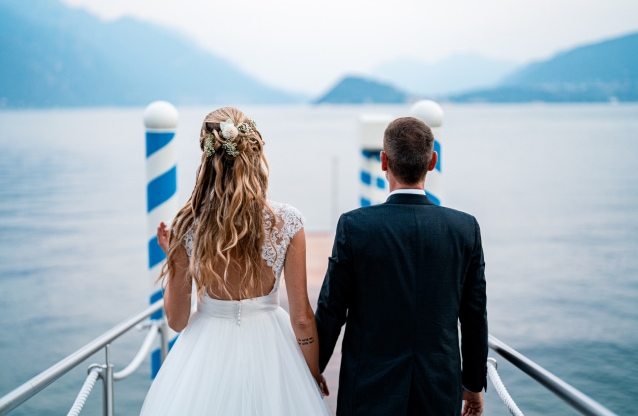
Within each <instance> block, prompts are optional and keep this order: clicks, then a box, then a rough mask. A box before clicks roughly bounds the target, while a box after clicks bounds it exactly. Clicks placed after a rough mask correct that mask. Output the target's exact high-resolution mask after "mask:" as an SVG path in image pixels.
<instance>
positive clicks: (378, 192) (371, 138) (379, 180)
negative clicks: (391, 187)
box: [359, 115, 393, 207]
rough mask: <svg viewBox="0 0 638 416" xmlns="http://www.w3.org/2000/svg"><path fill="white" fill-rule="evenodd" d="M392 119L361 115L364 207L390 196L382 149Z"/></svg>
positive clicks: (380, 201) (361, 179)
mask: <svg viewBox="0 0 638 416" xmlns="http://www.w3.org/2000/svg"><path fill="white" fill-rule="evenodd" d="M392 119H393V118H392V117H391V116H388V115H363V116H361V119H360V129H361V134H360V135H361V171H360V173H359V185H360V191H359V193H360V199H359V204H360V205H361V206H362V207H367V206H369V205H376V204H381V203H383V202H385V200H386V199H387V198H388V184H387V180H386V178H385V172H384V171H382V170H381V150H383V132H384V131H385V129H386V127H388V124H389V123H390V122H391V121H392Z"/></svg>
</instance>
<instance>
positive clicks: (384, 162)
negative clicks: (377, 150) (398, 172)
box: [381, 150, 388, 172]
mask: <svg viewBox="0 0 638 416" xmlns="http://www.w3.org/2000/svg"><path fill="white" fill-rule="evenodd" d="M381 170H382V171H384V172H387V171H388V156H386V154H385V152H384V151H383V150H382V151H381Z"/></svg>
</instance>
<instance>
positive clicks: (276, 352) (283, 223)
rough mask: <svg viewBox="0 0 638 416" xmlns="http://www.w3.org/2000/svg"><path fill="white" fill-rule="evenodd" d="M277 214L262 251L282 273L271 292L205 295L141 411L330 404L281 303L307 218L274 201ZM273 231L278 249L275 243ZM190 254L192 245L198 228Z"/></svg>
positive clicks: (302, 411) (243, 414)
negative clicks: (289, 255)
mask: <svg viewBox="0 0 638 416" xmlns="http://www.w3.org/2000/svg"><path fill="white" fill-rule="evenodd" d="M269 204H270V206H271V208H272V209H273V211H274V212H275V215H276V218H275V219H273V218H269V217H268V216H265V217H264V222H265V223H266V224H265V226H268V224H267V223H272V221H273V220H274V221H275V228H274V229H273V232H272V235H269V233H268V231H266V239H265V240H266V243H264V246H263V247H262V257H263V258H264V260H265V261H266V263H267V264H268V266H269V267H272V268H273V270H274V271H275V279H276V280H275V284H274V287H273V289H272V291H271V292H270V293H269V294H268V295H266V296H261V297H258V298H254V299H246V300H240V301H233V300H217V299H212V298H210V297H208V296H205V297H204V299H203V300H202V301H200V302H198V304H197V311H196V312H195V313H193V315H191V317H190V319H189V321H188V325H187V326H186V328H185V329H184V331H183V332H182V333H181V334H180V335H179V337H178V339H177V341H176V342H175V344H174V345H173V348H172V349H171V351H170V353H169V354H168V357H167V358H166V360H165V361H164V363H163V364H162V367H161V369H160V371H159V373H158V374H157V377H156V378H155V380H154V381H153V384H152V385H151V388H150V390H149V392H148V395H147V396H146V400H145V401H144V405H143V406H142V412H141V414H142V415H152V416H156V415H180V416H183V415H192V416H199V415H224V416H226V415H228V416H249V415H250V416H252V415H254V416H257V415H259V416H265V415H272V416H283V415H291V416H301V415H303V416H312V415H329V411H328V406H327V404H326V402H325V401H324V399H323V397H322V395H321V392H320V390H319V387H318V385H317V383H316V382H315V380H314V378H313V377H312V375H311V374H310V370H309V369H308V366H307V365H306V361H305V360H304V357H303V355H302V353H301V350H300V349H299V346H298V345H297V341H296V337H295V335H294V333H293V331H292V326H291V324H290V317H289V315H288V313H287V312H286V311H285V310H283V309H282V308H281V307H280V306H279V294H278V289H279V282H280V280H281V272H282V269H283V265H284V260H285V257H286V251H287V249H288V245H289V244H290V240H291V239H292V237H293V236H294V235H295V234H296V233H297V232H298V231H299V230H300V229H301V228H302V227H303V217H302V216H301V214H300V213H299V211H297V210H296V209H295V208H293V207H292V206H290V205H286V204H278V203H274V202H270V203H269ZM268 237H272V240H273V242H274V243H275V247H272V245H271V244H270V243H268V240H269V238H268ZM185 247H186V252H187V254H188V255H189V257H190V256H191V255H192V251H193V240H192V234H189V235H187V236H186V240H185Z"/></svg>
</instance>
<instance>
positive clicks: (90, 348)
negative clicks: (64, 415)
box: [0, 299, 168, 416]
mask: <svg viewBox="0 0 638 416" xmlns="http://www.w3.org/2000/svg"><path fill="white" fill-rule="evenodd" d="M163 306H164V305H163V300H162V299H160V300H158V301H156V302H155V303H153V304H152V305H151V306H149V307H148V308H146V309H144V310H143V311H142V312H140V313H138V314H136V315H133V316H132V317H130V318H128V319H126V320H125V321H123V322H121V323H119V324H118V325H116V326H114V327H113V328H111V329H110V330H108V331H106V332H105V333H103V334H102V335H100V336H99V337H97V338H96V339H94V340H93V341H91V342H89V343H88V344H86V345H85V346H84V347H82V348H80V349H79V350H77V351H76V352H74V353H73V354H71V355H69V356H68V357H66V358H64V359H62V360H61V361H59V362H58V363H57V364H54V365H53V366H51V367H49V368H48V369H46V370H44V371H43V372H41V373H40V374H38V375H37V376H35V377H33V378H32V379H31V380H29V381H27V382H26V383H24V384H22V385H21V386H19V387H17V388H16V389H14V390H13V391H11V392H9V393H8V394H6V395H5V396H3V397H0V416H2V415H6V414H7V413H9V412H10V411H11V410H13V409H15V408H16V407H18V406H20V405H21V404H22V403H24V402H25V401H27V400H29V399H30V398H31V397H33V396H35V395H36V394H38V393H39V392H40V391H42V390H43V389H44V388H45V387H47V386H48V385H50V384H51V383H53V382H54V381H56V380H57V379H59V378H60V377H62V376H63V375H64V374H66V373H68V372H69V371H71V370H72V369H73V368H75V367H77V366H78V365H80V364H81V363H82V362H84V360H86V359H87V358H89V357H90V356H92V355H93V354H95V353H96V352H98V351H100V350H101V349H104V351H105V363H104V364H92V365H91V366H89V375H88V376H87V380H86V381H85V382H84V385H83V386H82V389H81V390H80V393H79V394H78V397H77V398H76V400H75V403H74V404H73V406H72V408H71V410H70V412H69V414H73V415H76V414H79V412H80V411H81V410H82V406H84V403H85V402H86V398H87V397H88V395H89V393H90V392H91V389H92V388H93V386H94V385H95V381H96V380H97V379H98V378H101V379H102V381H103V386H104V392H103V409H104V415H105V416H113V408H114V403H113V382H114V381H115V380H121V379H123V378H125V377H127V376H129V375H130V374H131V373H133V372H134V371H135V370H136V369H137V368H138V367H139V365H140V364H141V363H142V361H143V360H144V358H145V357H146V356H147V355H148V353H149V351H150V349H151V345H152V343H153V341H154V340H155V337H156V336H157V334H158V333H159V335H160V347H161V348H160V349H161V357H162V361H163V360H164V358H166V355H167V354H168V325H167V323H166V319H165V318H162V319H160V320H155V321H151V323H150V324H148V334H147V336H146V338H145V339H144V342H143V343H142V347H141V348H140V351H139V352H138V353H137V354H136V355H135V358H133V360H132V361H131V363H130V364H129V365H128V366H126V368H124V369H123V370H122V371H119V372H117V373H114V372H113V364H112V363H111V359H110V345H111V343H112V342H113V341H114V340H115V339H117V338H119V337H120V336H122V335H123V334H125V333H126V332H128V331H130V330H131V329H132V328H134V327H135V326H137V325H138V324H139V323H140V322H142V321H144V320H146V319H148V318H149V317H150V316H151V315H152V314H154V313H155V312H157V311H159V310H161V309H162V307H163ZM145 326H146V325H144V326H143V327H145Z"/></svg>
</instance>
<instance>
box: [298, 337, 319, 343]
mask: <svg viewBox="0 0 638 416" xmlns="http://www.w3.org/2000/svg"><path fill="white" fill-rule="evenodd" d="M313 342H315V339H314V338H313V337H310V338H304V339H300V338H297V343H298V344H299V345H308V344H312V343H313Z"/></svg>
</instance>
